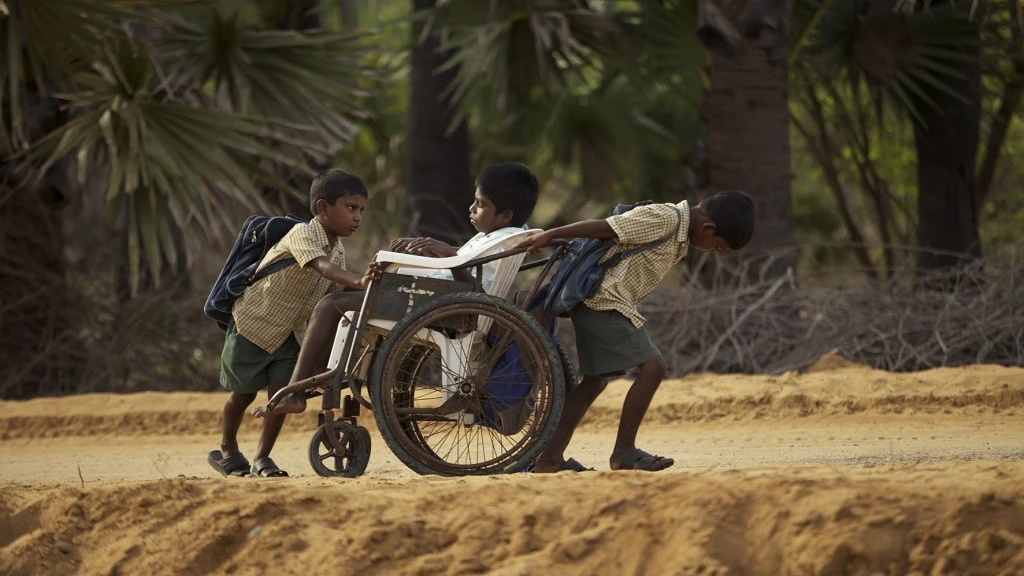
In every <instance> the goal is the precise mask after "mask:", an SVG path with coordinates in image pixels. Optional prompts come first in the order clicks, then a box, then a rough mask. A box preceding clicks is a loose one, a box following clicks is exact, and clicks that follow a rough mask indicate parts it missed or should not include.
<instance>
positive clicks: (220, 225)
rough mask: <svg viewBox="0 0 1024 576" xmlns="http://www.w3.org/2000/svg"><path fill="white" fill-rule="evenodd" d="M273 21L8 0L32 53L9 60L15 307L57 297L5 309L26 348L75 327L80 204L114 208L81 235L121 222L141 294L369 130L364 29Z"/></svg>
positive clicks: (9, 231)
mask: <svg viewBox="0 0 1024 576" xmlns="http://www.w3.org/2000/svg"><path fill="white" fill-rule="evenodd" d="M260 21H261V19H260V18H259V14H252V13H250V12H247V11H240V10H238V9H231V8H228V7H226V5H222V4H217V5H214V6H207V5H200V4H192V3H185V2H183V3H175V2H167V1H166V0H151V1H149V0H110V1H108V2H91V1H88V0H47V1H46V2H38V1H36V0H0V38H2V40H3V45H4V46H5V47H7V46H14V47H18V49H15V50H5V51H4V52H3V57H2V60H0V86H2V91H0V98H2V100H0V104H2V115H0V148H2V150H0V157H2V158H3V159H4V160H3V163H2V165H0V171H2V175H0V176H2V178H3V180H4V182H5V183H6V184H7V186H6V187H5V188H6V189H7V190H9V191H10V193H8V194H7V195H6V196H5V197H4V198H2V199H0V201H3V203H4V206H3V212H4V214H5V215H6V214H9V213H11V214H20V215H25V216H26V217H24V218H19V219H17V220H10V221H9V220H8V218H7V217H6V216H5V218H4V220H5V223H6V224H7V227H6V228H5V229H4V230H3V231H2V234H3V235H4V242H5V244H8V245H14V244H9V243H8V241H9V239H17V240H18V242H17V246H18V249H17V250H16V251H15V252H16V253H17V257H18V261H17V264H19V265H21V268H19V270H20V272H19V274H18V276H19V278H20V279H21V281H19V282H17V283H5V284H7V285H6V286H5V288H4V290H5V293H4V301H5V302H23V303H24V302H37V303H38V302H40V301H43V300H45V302H46V305H40V306H36V308H38V314H35V315H34V316H33V315H23V317H22V316H19V318H18V320H19V321H18V322H17V323H15V324H16V325H12V324H11V323H8V322H7V320H6V318H5V322H4V323H5V332H6V331H9V330H11V331H14V332H16V333H18V334H19V335H21V338H20V339H21V340H22V341H24V342H25V343H26V346H27V350H30V351H31V350H42V349H46V348H47V347H48V346H52V345H54V343H55V342H59V343H63V344H67V343H68V342H69V340H68V338H71V337H72V335H71V333H70V331H69V330H68V327H67V325H66V324H64V323H63V320H62V318H64V316H65V314H64V312H63V310H64V308H63V307H62V305H61V303H62V302H64V299H65V294H64V293H63V292H62V290H64V288H65V287H66V283H65V282H64V273H63V262H64V258H63V256H62V247H63V246H64V244H65V243H66V240H65V238H63V236H62V235H63V229H64V228H65V226H64V225H63V224H62V219H63V218H64V216H65V214H63V212H62V210H61V208H62V206H63V205H64V203H67V202H68V201H69V199H73V200H74V202H75V203H76V205H78V206H84V207H86V208H87V209H86V210H81V211H78V212H86V213H91V212H92V211H93V210H92V208H91V207H93V206H95V207H97V208H100V209H101V210H100V211H99V212H100V213H101V214H104V217H103V218H102V219H101V220H100V221H97V222H92V223H91V226H88V225H87V226H81V227H80V228H82V229H90V228H92V229H98V228H102V229H110V228H114V229H116V230H119V231H120V232H119V233H118V236H119V237H120V238H121V239H122V242H121V246H122V249H123V251H124V252H123V254H124V258H123V259H121V258H115V260H122V261H124V262H125V263H126V274H125V278H126V282H125V283H126V285H127V287H128V288H129V289H130V292H132V293H137V292H138V291H139V290H140V289H142V288H145V287H146V286H150V285H151V286H154V287H158V286H160V283H161V278H162V277H163V276H164V274H163V271H165V270H167V269H168V268H172V269H173V268H176V264H177V263H179V262H181V261H183V260H184V259H186V258H188V256H189V254H190V253H193V252H195V251H197V250H204V249H206V247H207V245H208V243H209V239H210V238H215V237H219V236H220V237H222V236H224V235H225V234H233V233H234V229H235V227H236V226H237V223H238V221H239V220H238V218H237V216H238V215H239V213H242V212H249V211H256V210H268V209H269V207H268V206H267V203H266V201H265V200H264V198H263V197H262V195H261V191H262V190H263V189H264V188H267V187H272V188H276V189H277V190H279V191H280V193H281V194H285V195H291V196H294V197H298V198H301V197H302V193H300V192H299V191H297V190H295V189H294V188H293V186H291V184H290V181H291V180H292V178H291V175H292V174H305V175H310V174H311V173H312V171H313V170H312V166H315V165H317V164H322V163H325V162H327V161H328V160H329V159H330V158H331V157H332V156H334V155H335V154H336V153H337V152H338V151H339V150H340V149H341V148H342V147H343V146H344V145H345V143H346V142H347V141H348V140H349V139H350V138H352V136H353V135H354V134H355V133H356V131H357V126H356V121H357V120H358V118H359V117H360V116H361V115H362V105H361V102H360V100H361V97H362V90H361V86H362V84H363V83H364V78H365V77H366V75H367V74H368V70H366V69H365V67H364V65H363V64H362V61H361V56H362V53H363V50H364V48H365V47H364V46H363V45H362V44H361V43H360V42H359V39H358V37H357V36H354V35H350V34H336V33H330V32H323V31H315V32H306V33H299V32H294V31H279V30H270V29H267V28H266V27H264V26H261V24H260ZM55 30H59V31H60V33H59V34H55V33H54V32H53V31H55ZM29 216H31V217H29ZM95 236H96V237H101V236H102V235H95ZM94 239H95V238H92V237H90V238H85V237H78V238H69V239H67V241H70V242H72V243H73V244H79V245H84V244H83V243H85V242H89V241H91V240H94ZM89 249H94V247H90V248H86V250H89ZM3 264H4V265H9V264H8V263H7V262H4V263H3ZM5 275H6V273H5ZM47 295H51V296H52V297H48V296H47ZM47 298H48V299H47ZM65 306H66V302H65ZM26 309H27V308H26ZM24 357H26V358H30V359H36V358H38V357H39V355H38V354H34V353H32V354H26V355H25V356H24ZM37 367H38V366H37ZM25 369H26V370H31V369H33V368H32V367H31V366H29V367H26V368H25Z"/></svg>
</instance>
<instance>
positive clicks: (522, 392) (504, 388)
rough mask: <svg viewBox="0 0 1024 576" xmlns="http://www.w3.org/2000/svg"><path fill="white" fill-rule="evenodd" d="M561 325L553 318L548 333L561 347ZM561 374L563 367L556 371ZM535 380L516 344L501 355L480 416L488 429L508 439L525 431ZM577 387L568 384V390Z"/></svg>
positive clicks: (540, 298)
mask: <svg viewBox="0 0 1024 576" xmlns="http://www.w3.org/2000/svg"><path fill="white" fill-rule="evenodd" d="M545 290H547V288H546V287H545V288H544V289H543V290H541V292H540V293H539V294H537V296H536V297H535V298H534V300H533V301H532V302H530V304H529V305H528V306H527V307H526V311H527V312H530V311H532V310H534V309H535V308H536V307H537V306H540V305H541V303H543V302H544V299H545V296H546V294H545V293H544V291H545ZM556 328H557V322H556V320H555V319H554V318H551V321H550V323H549V324H548V325H547V326H544V329H545V330H546V331H547V332H548V334H550V335H551V339H552V340H553V341H554V342H555V343H556V344H557V343H558V337H557V336H555V330H556ZM494 342H495V335H494V334H489V335H488V336H487V344H488V345H491V346H493V345H494ZM554 369H555V370H560V369H561V367H560V366H556V367H554ZM533 384H534V382H533V379H532V378H531V375H530V374H529V373H528V372H527V371H526V369H525V368H524V367H523V363H522V356H521V355H520V353H519V346H518V344H516V343H513V344H512V345H511V346H509V347H508V348H507V349H506V350H505V352H504V353H503V354H502V355H501V358H499V359H498V361H497V362H496V363H495V364H494V368H492V369H491V374H490V376H489V377H488V378H487V383H486V384H484V390H485V391H486V392H487V394H486V397H485V398H484V401H483V403H482V404H483V406H482V408H483V411H482V412H483V413H482V414H480V416H481V419H482V420H483V423H484V425H485V426H488V427H490V428H494V429H495V430H498V431H499V432H501V433H503V434H505V435H511V434H515V433H517V432H519V431H520V430H522V428H523V426H524V425H525V424H526V421H527V420H528V419H529V416H530V414H531V411H530V410H531V407H530V406H529V405H528V404H527V403H526V397H527V395H529V393H530V390H532V389H533ZM573 384H575V382H573V383H569V382H566V386H567V387H570V388H571V387H572V385H573Z"/></svg>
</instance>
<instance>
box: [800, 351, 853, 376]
mask: <svg viewBox="0 0 1024 576" xmlns="http://www.w3.org/2000/svg"><path fill="white" fill-rule="evenodd" d="M844 368H864V366H863V365H861V364H857V363H856V362H852V361H850V360H847V359H846V358H843V356H842V354H840V353H839V351H838V350H832V351H831V352H829V353H828V354H825V355H824V356H822V357H821V358H819V359H818V361H817V362H815V363H814V364H812V365H811V366H810V367H809V368H808V369H807V370H805V372H806V373H807V374H813V373H815V372H831V371H833V370H842V369H844Z"/></svg>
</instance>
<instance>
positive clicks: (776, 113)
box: [697, 0, 794, 275]
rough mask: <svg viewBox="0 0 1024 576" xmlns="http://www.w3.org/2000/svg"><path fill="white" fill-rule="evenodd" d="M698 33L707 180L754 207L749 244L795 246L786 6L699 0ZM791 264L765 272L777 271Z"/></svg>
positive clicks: (763, 0) (760, 0)
mask: <svg viewBox="0 0 1024 576" xmlns="http://www.w3.org/2000/svg"><path fill="white" fill-rule="evenodd" d="M698 6H699V10H700V18H699V24H698V28H697V35H698V36H699V37H700V39H701V40H702V41H703V42H704V44H705V45H706V46H707V47H708V51H709V52H710V53H711V58H710V63H709V66H708V77H709V84H710V86H709V89H708V92H707V95H706V97H705V99H704V105H703V108H702V116H703V118H704V120H705V121H706V122H707V125H708V155H709V157H710V175H709V178H710V181H711V184H712V186H713V187H714V188H716V189H719V190H722V189H735V190H744V191H746V192H748V193H750V194H751V196H752V197H753V198H754V199H755V201H756V202H757V204H758V219H757V228H756V231H755V233H754V238H753V240H752V246H753V247H754V248H756V249H757V250H765V251H770V250H776V249H779V248H788V247H791V246H793V244H794V238H793V214H792V206H791V202H792V200H791V193H790V180H791V168H790V145H789V47H790V14H791V11H792V5H791V2H789V1H787V0H746V1H740V2H714V1H713V0H700V1H699V2H698ZM790 265H792V261H791V260H789V259H781V260H778V261H777V264H776V265H774V266H773V270H771V271H769V274H770V275H775V274H780V273H782V272H784V271H785V268H786V266H790Z"/></svg>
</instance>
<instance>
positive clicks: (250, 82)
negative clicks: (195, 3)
mask: <svg viewBox="0 0 1024 576" xmlns="http://www.w3.org/2000/svg"><path fill="white" fill-rule="evenodd" d="M363 36H365V34H336V33H330V32H308V33H299V32H293V31H278V30H259V29H255V28H253V27H251V26H250V25H248V24H247V23H246V22H245V21H244V20H243V19H242V18H241V17H240V15H239V14H238V13H237V12H231V11H227V10H225V9H222V8H220V7H210V8H207V9H205V10H203V11H201V12H199V13H193V14H192V15H191V18H190V19H188V20H185V19H181V18H178V19H175V21H174V24H173V26H172V27H171V29H170V30H169V31H168V32H167V33H166V34H164V35H163V36H162V37H161V39H160V41H159V42H158V48H159V55H160V60H161V62H162V63H163V65H164V66H165V67H166V68H167V69H168V70H169V71H170V72H169V74H170V75H172V76H175V77H178V78H180V79H181V80H182V81H184V82H185V83H187V84H190V85H196V86H204V85H210V86H212V90H213V93H214V94H215V95H222V96H223V98H224V100H226V101H227V102H229V103H230V109H231V110H233V111H235V112H238V113H241V114H248V115H253V116H256V117H264V118H273V119H275V120H278V121H283V122H290V123H294V124H297V125H304V126H310V127H312V128H314V130H313V131H312V132H313V133H314V134H316V135H317V136H316V141H317V142H307V143H306V145H307V146H314V144H316V146H315V147H316V148H318V149H321V150H322V151H323V153H324V154H326V155H330V154H333V153H334V152H336V151H337V150H338V149H340V147H341V145H342V144H343V143H344V142H347V141H348V140H350V139H351V138H352V137H353V135H354V134H355V132H356V131H357V126H356V120H357V119H359V118H362V117H365V110H364V108H363V106H362V104H361V100H362V99H363V98H364V97H365V96H367V94H368V93H367V91H366V89H365V84H366V80H367V79H368V77H370V76H371V75H372V74H373V72H372V71H371V70H369V69H368V68H367V67H366V65H365V64H364V56H365V55H366V52H367V48H368V45H367V44H366V43H365V42H363V41H362V40H363Z"/></svg>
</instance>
